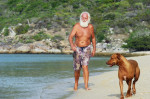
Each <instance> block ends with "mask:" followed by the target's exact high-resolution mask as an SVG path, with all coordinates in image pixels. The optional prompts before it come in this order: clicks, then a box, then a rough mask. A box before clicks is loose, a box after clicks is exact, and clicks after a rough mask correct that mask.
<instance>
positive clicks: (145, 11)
mask: <svg viewBox="0 0 150 99" xmlns="http://www.w3.org/2000/svg"><path fill="white" fill-rule="evenodd" d="M0 8H1V9H0V30H1V34H0V35H1V39H0V44H1V50H4V49H7V50H10V49H11V50H13V51H14V50H16V48H17V49H18V48H19V47H21V46H24V45H26V46H28V47H29V46H31V45H32V46H34V47H35V43H36V44H39V42H40V43H41V45H40V48H43V46H45V47H46V49H48V50H51V49H52V48H54V49H55V50H56V49H59V51H62V50H66V49H67V50H68V51H69V49H70V48H69V43H68V40H67V37H68V35H69V33H70V32H71V29H72V27H73V25H74V24H75V23H76V22H78V21H79V15H80V13H81V12H82V11H88V12H89V13H90V14H91V23H92V24H93V25H94V28H95V34H96V38H97V48H98V51H103V49H105V48H104V45H105V43H106V46H107V47H106V49H107V51H119V50H120V51H122V50H123V51H124V49H122V48H121V46H122V45H123V44H125V43H124V42H125V41H126V40H127V39H128V38H129V37H130V36H131V35H134V36H136V37H137V36H139V35H140V36H141V35H149V34H150V30H149V29H150V1H148V0H136V1H135V0H88V1H87V0H81V1H78V0H32V1H31V0H1V1H0ZM42 44H43V45H42ZM38 48H39V47H38ZM32 50H33V49H32ZM13 51H12V52H13ZM19 51H21V50H19ZM29 51H31V47H29V48H28V50H27V52H29ZM40 51H41V52H42V50H41V49H40ZM59 51H58V52H59ZM6 52H7V51H6ZM14 52H16V51H14ZM31 52H32V51H31Z"/></svg>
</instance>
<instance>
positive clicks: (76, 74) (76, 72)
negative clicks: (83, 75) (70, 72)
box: [74, 70, 80, 90]
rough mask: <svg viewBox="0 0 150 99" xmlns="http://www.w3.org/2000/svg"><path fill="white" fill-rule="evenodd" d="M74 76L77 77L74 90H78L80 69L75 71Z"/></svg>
mask: <svg viewBox="0 0 150 99" xmlns="http://www.w3.org/2000/svg"><path fill="white" fill-rule="evenodd" d="M74 77H75V84H74V90H77V89H78V81H79V77H80V70H75V71H74Z"/></svg>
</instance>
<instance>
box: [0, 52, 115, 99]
mask: <svg viewBox="0 0 150 99" xmlns="http://www.w3.org/2000/svg"><path fill="white" fill-rule="evenodd" d="M108 59H109V58H108V57H93V58H91V61H90V64H89V71H90V76H92V75H97V74H100V73H102V72H106V71H111V70H113V68H110V67H108V66H107V65H106V64H105V63H106V61H107V60H108ZM72 60H73V59H72V55H61V54H57V55H55V54H0V99H63V98H64V99H65V98H66V97H68V96H69V95H70V94H72V93H73V91H72V90H70V89H72V88H73V84H74V78H73V77H74V75H73V67H72ZM81 76H82V73H81Z"/></svg>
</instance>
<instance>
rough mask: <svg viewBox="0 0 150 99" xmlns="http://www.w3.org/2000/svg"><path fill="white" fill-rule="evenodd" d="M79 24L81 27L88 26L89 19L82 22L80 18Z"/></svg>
mask: <svg viewBox="0 0 150 99" xmlns="http://www.w3.org/2000/svg"><path fill="white" fill-rule="evenodd" d="M80 25H81V26H82V27H88V25H89V21H86V22H83V21H82V20H81V19H80Z"/></svg>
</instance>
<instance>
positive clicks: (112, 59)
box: [106, 53, 121, 67]
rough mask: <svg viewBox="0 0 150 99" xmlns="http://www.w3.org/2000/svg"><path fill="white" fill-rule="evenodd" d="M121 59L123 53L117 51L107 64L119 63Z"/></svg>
mask: <svg viewBox="0 0 150 99" xmlns="http://www.w3.org/2000/svg"><path fill="white" fill-rule="evenodd" d="M120 59H121V54H119V53H115V54H113V55H112V56H111V57H110V59H109V60H108V61H107V62H106V64H107V65H110V67H112V66H114V65H117V64H118V62H119V61H120Z"/></svg>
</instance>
